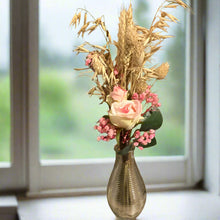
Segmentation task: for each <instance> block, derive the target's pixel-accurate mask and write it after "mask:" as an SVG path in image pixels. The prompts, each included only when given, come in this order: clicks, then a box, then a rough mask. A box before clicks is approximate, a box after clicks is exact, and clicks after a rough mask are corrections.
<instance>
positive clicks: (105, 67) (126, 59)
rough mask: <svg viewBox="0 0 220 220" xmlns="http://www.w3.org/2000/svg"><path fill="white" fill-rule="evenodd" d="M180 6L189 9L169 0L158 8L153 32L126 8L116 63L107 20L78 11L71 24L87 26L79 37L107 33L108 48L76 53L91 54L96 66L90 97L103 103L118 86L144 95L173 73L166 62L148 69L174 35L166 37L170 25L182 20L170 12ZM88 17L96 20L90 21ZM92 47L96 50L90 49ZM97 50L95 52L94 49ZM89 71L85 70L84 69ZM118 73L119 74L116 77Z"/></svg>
mask: <svg viewBox="0 0 220 220" xmlns="http://www.w3.org/2000/svg"><path fill="white" fill-rule="evenodd" d="M178 6H181V7H183V8H188V5H186V4H185V3H184V2H183V1H181V0H165V1H164V2H163V4H162V5H161V6H160V7H159V8H158V10H157V12H156V14H155V16H154V18H153V20H152V24H151V26H150V28H149V29H147V28H145V27H141V26H138V25H136V24H135V23H134V21H133V11H132V5H131V4H130V6H129V8H128V9H127V10H126V9H125V8H123V9H122V10H121V12H120V16H119V26H118V41H117V42H115V41H114V45H115V46H116V47H117V56H116V58H115V61H112V58H111V54H110V49H109V45H110V44H112V40H111V36H110V34H109V31H108V30H107V28H106V26H105V21H104V17H103V16H102V17H99V18H97V19H95V18H94V17H93V16H92V15H91V14H90V13H89V12H88V11H87V10H85V9H78V11H79V12H78V11H77V13H76V14H75V15H74V17H73V19H72V21H71V23H70V25H71V26H75V27H77V26H78V25H79V24H80V22H81V20H82V15H81V14H82V13H84V18H83V25H82V26H81V28H80V30H79V31H78V36H82V37H83V36H84V34H86V33H87V34H91V33H92V32H93V31H95V30H96V29H97V28H100V30H101V31H102V32H103V34H104V37H105V40H106V45H104V46H98V45H92V44H90V43H88V42H85V43H84V44H82V45H80V46H78V47H77V48H76V49H75V52H77V54H78V53H88V54H90V57H91V60H92V63H91V65H90V68H91V69H92V70H93V72H94V74H93V76H92V80H93V81H94V82H95V84H96V86H95V87H93V88H92V89H91V90H90V91H89V94H90V95H99V96H100V100H101V101H102V102H107V97H108V95H109V94H110V92H111V91H112V89H113V87H114V85H116V84H118V85H120V87H121V88H124V89H126V90H129V94H130V95H132V94H133V93H134V92H137V93H142V92H143V91H145V90H146V88H147V85H148V81H149V80H152V79H155V80H161V79H164V78H165V77H166V75H167V73H168V71H169V64H168V63H163V64H161V65H160V66H159V67H157V68H156V67H155V66H153V67H148V68H147V67H146V63H148V65H149V63H150V61H151V57H152V56H153V55H154V54H155V53H156V52H157V51H159V50H160V48H161V43H162V42H163V41H164V40H165V39H167V38H170V37H172V36H169V35H166V33H167V29H168V28H169V23H173V22H174V23H176V22H177V21H178V19H177V18H176V17H174V16H173V15H172V14H170V13H168V12H167V11H166V9H176V8H177V7H178ZM88 15H90V17H91V18H92V19H91V20H89V21H88V18H87V17H88ZM87 47H90V48H92V49H93V50H91V49H89V48H87ZM94 49H95V50H94ZM83 70H85V69H83ZM114 70H117V71H118V74H117V75H115V74H114Z"/></svg>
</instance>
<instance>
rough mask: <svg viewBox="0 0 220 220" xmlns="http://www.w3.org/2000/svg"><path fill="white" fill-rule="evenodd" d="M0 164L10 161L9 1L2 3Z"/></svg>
mask: <svg viewBox="0 0 220 220" xmlns="http://www.w3.org/2000/svg"><path fill="white" fill-rule="evenodd" d="M0 33H1V36H0V53H1V59H0V97H1V100H0V162H9V161H10V80H9V0H5V1H0Z"/></svg>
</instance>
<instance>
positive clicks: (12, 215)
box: [0, 196, 18, 220]
mask: <svg viewBox="0 0 220 220" xmlns="http://www.w3.org/2000/svg"><path fill="white" fill-rule="evenodd" d="M17 208H18V203H17V200H16V197H15V196H1V197H0V219H1V220H15V219H17V218H16V215H17Z"/></svg>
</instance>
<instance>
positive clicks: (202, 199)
mask: <svg viewBox="0 0 220 220" xmlns="http://www.w3.org/2000/svg"><path fill="white" fill-rule="evenodd" d="M219 207H220V197H218V196H215V195H212V194H210V193H208V192H206V191H198V190H187V191H172V192H150V193H148V197H147V202H146V205H145V208H144V210H143V212H142V213H141V215H140V216H139V217H138V220H144V219H145V220H146V219H193V220H196V219H220V209H219ZM18 213H19V217H20V220H30V219H31V220H61V219H77V220H91V219H98V220H99V219H102V220H114V219H116V218H115V217H114V215H113V213H112V212H111V210H110V208H109V206H108V203H107V199H106V196H81V197H66V198H43V199H26V200H25V199H22V198H20V199H19V208H18Z"/></svg>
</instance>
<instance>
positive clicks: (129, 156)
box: [116, 150, 134, 162]
mask: <svg viewBox="0 0 220 220" xmlns="http://www.w3.org/2000/svg"><path fill="white" fill-rule="evenodd" d="M133 159H134V151H133V150H132V151H129V152H128V153H127V154H124V155H122V154H119V153H117V152H116V160H121V161H123V162H125V161H128V160H133Z"/></svg>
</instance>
